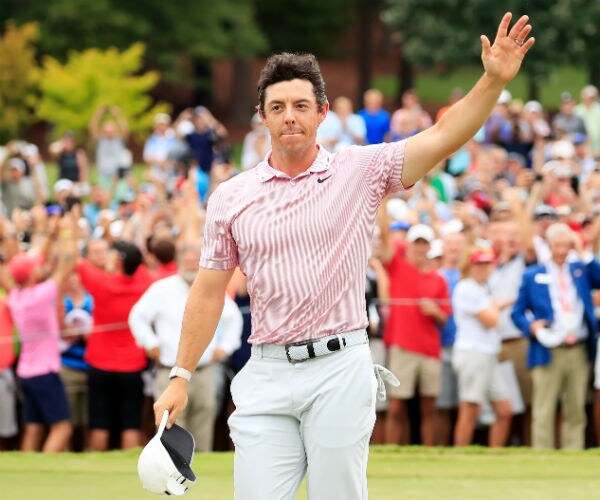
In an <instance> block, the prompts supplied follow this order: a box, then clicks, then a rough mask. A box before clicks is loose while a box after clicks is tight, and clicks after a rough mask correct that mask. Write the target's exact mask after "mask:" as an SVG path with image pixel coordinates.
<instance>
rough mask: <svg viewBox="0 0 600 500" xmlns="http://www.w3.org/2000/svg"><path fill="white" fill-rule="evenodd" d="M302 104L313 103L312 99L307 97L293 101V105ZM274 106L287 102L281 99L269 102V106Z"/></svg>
mask: <svg viewBox="0 0 600 500" xmlns="http://www.w3.org/2000/svg"><path fill="white" fill-rule="evenodd" d="M301 103H308V104H310V103H311V100H310V99H306V98H305V97H303V98H301V99H296V100H295V101H293V104H301ZM273 104H285V101H283V100H281V99H272V100H270V101H269V102H267V105H269V106H271V105H273Z"/></svg>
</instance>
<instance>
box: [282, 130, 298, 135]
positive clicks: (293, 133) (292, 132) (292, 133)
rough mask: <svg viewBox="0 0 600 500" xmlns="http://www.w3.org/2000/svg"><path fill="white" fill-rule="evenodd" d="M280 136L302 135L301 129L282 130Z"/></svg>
mask: <svg viewBox="0 0 600 500" xmlns="http://www.w3.org/2000/svg"><path fill="white" fill-rule="evenodd" d="M281 135H282V136H294V135H302V131H301V130H284V131H283V132H281Z"/></svg>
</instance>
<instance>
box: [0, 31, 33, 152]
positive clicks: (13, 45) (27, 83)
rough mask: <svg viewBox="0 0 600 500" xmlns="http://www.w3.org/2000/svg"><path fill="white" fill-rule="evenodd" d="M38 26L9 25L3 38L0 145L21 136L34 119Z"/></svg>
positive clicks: (0, 80)
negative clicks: (35, 44) (35, 43)
mask: <svg viewBox="0 0 600 500" xmlns="http://www.w3.org/2000/svg"><path fill="white" fill-rule="evenodd" d="M37 39H38V29H37V26H36V24H35V23H27V24H24V25H22V26H20V27H17V26H15V25H14V24H13V23H7V25H6V31H5V32H4V35H3V36H2V38H0V143H4V142H6V141H8V140H9V139H11V138H14V137H16V136H18V134H19V133H20V132H21V130H22V129H23V127H24V126H25V125H27V124H29V123H31V122H32V121H33V119H34V113H33V110H34V108H35V105H36V101H37V94H36V92H37V85H38V81H39V67H38V65H37V62H36V59H35V47H34V42H35V41H36V40H37Z"/></svg>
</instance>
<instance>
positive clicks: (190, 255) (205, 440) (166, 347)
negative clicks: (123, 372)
mask: <svg viewBox="0 0 600 500" xmlns="http://www.w3.org/2000/svg"><path fill="white" fill-rule="evenodd" d="M199 259H200V248H199V246H196V245H189V244H185V245H184V246H182V247H181V248H180V249H179V252H178V259H177V274H175V275H173V276H170V277H168V278H165V279H161V280H159V281H157V282H155V283H154V284H153V285H151V286H150V288H148V290H147V291H146V292H145V293H144V294H143V295H142V296H141V297H140V299H139V301H138V302H137V303H136V304H135V305H134V306H133V308H132V310H131V314H130V315H129V326H130V328H131V331H132V333H133V335H134V336H135V338H136V340H137V343H138V344H139V345H140V346H142V347H143V348H144V349H145V350H146V353H147V355H148V357H149V358H150V359H154V360H156V362H157V363H158V370H157V372H156V377H155V384H154V393H155V398H156V399H157V398H158V396H159V395H160V394H162V392H163V391H164V390H165V388H166V387H167V385H168V381H169V371H170V370H171V368H172V367H173V366H174V365H175V358H176V355H177V346H178V345H179V332H180V331H181V323H182V320H183V311H184V309H185V304H186V302H187V296H188V293H189V289H190V286H191V284H192V283H193V281H194V279H195V277H196V274H197V273H198V261H199ZM155 332H156V333H155ZM241 333H242V315H241V313H240V311H239V309H238V308H237V306H236V305H235V302H233V301H232V300H231V299H230V298H229V297H226V299H225V307H224V309H223V313H222V314H221V319H220V322H219V326H218V327H217V334H216V335H215V337H214V338H213V340H212V342H211V344H210V345H209V346H208V348H207V349H206V351H205V352H204V354H203V356H202V358H201V359H200V362H199V363H198V366H197V368H196V373H195V374H194V377H193V378H192V382H191V385H190V386H189V389H188V395H189V404H188V406H187V408H186V410H185V412H184V413H183V414H182V415H181V417H182V421H183V422H184V424H183V426H184V427H185V428H187V429H188V430H189V431H190V432H191V433H192V434H193V435H194V437H195V439H196V451H199V452H208V451H211V450H212V442H213V429H214V418H215V410H216V384H217V381H216V375H217V374H216V369H215V365H216V363H219V362H221V360H223V359H227V358H228V357H229V356H230V355H231V353H232V352H233V351H235V350H236V349H237V348H238V347H239V346H240V343H241V340H240V337H241Z"/></svg>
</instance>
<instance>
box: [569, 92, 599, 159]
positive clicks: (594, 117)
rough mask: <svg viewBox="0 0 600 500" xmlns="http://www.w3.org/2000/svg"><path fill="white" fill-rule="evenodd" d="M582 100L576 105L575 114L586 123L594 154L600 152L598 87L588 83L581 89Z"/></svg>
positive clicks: (586, 130)
mask: <svg viewBox="0 0 600 500" xmlns="http://www.w3.org/2000/svg"><path fill="white" fill-rule="evenodd" d="M580 97H581V102H580V103H579V104H578V105H577V106H575V114H576V115H577V116H579V117H580V118H581V119H582V120H583V123H584V125H585V132H586V133H587V136H588V139H589V143H590V149H591V152H592V156H598V155H599V154H600V103H599V102H598V89H597V88H596V87H594V86H593V85H586V86H585V87H583V88H582V89H581V94H580Z"/></svg>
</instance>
